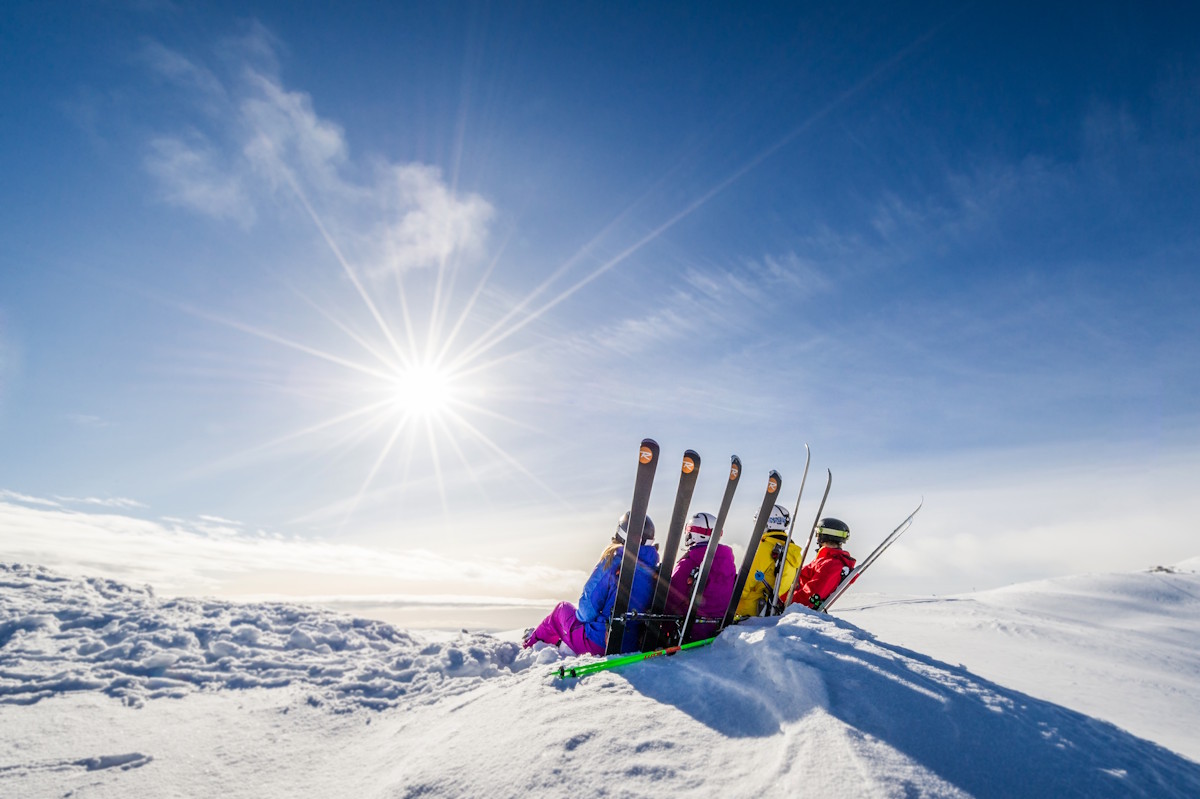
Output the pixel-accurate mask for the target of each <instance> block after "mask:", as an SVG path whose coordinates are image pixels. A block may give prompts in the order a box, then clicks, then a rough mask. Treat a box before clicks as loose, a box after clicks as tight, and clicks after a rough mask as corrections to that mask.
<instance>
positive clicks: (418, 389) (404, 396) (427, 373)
mask: <svg viewBox="0 0 1200 799" xmlns="http://www.w3.org/2000/svg"><path fill="white" fill-rule="evenodd" d="M455 389H456V386H455V380H454V373H453V372H452V371H451V370H450V369H447V368H444V367H441V366H438V365H437V364H433V363H420V364H414V365H413V366H411V367H408V368H406V369H404V370H402V371H401V372H399V373H398V374H397V375H396V378H395V381H394V385H393V387H392V407H393V409H394V410H395V411H397V412H398V413H401V414H403V415H404V416H406V417H415V418H431V417H441V416H443V415H444V414H445V413H446V411H447V410H449V409H450V407H451V406H452V405H453V404H454V402H455V399H456V391H455Z"/></svg>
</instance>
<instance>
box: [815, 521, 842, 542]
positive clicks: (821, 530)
mask: <svg viewBox="0 0 1200 799" xmlns="http://www.w3.org/2000/svg"><path fill="white" fill-rule="evenodd" d="M849 537H850V525H848V524H846V523H845V522H844V521H842V520H841V519H835V518H833V517H832V516H826V517H825V518H824V519H822V520H821V521H820V523H819V524H817V541H822V542H823V541H837V542H839V543H840V542H842V541H845V540H846V539H848V538H849Z"/></svg>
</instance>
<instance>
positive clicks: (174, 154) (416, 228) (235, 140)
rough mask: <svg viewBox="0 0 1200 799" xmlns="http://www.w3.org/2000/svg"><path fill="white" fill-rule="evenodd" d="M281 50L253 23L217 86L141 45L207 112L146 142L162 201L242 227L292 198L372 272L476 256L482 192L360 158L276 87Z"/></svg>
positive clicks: (407, 166)
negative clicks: (273, 204) (370, 163)
mask: <svg viewBox="0 0 1200 799" xmlns="http://www.w3.org/2000/svg"><path fill="white" fill-rule="evenodd" d="M277 49H278V44H277V43H276V42H275V40H274V39H273V38H272V37H271V36H270V34H269V33H267V32H266V31H265V30H264V29H262V28H261V26H255V27H254V28H253V30H252V31H251V33H250V34H249V35H247V36H246V37H244V38H242V39H240V40H238V42H237V47H236V48H231V49H230V48H227V53H226V55H227V56H229V57H232V58H235V59H236V60H237V63H236V65H235V67H234V70H233V76H232V77H231V78H230V79H229V80H228V81H226V82H224V83H222V82H221V80H220V79H219V78H218V77H217V75H216V73H214V72H212V71H211V70H209V69H206V68H204V67H201V66H198V65H197V64H196V63H195V62H193V61H192V60H190V59H188V58H186V57H184V56H183V55H181V54H179V53H176V52H175V51H172V50H170V49H168V48H166V47H164V46H163V45H161V44H158V43H153V44H151V45H148V46H147V47H146V49H145V60H146V61H147V63H149V64H150V65H151V67H152V68H153V69H154V70H155V72H156V73H157V74H159V75H160V76H163V77H166V78H168V79H169V80H170V81H171V82H172V84H173V85H175V86H177V87H178V88H180V90H181V91H183V92H185V93H186V95H187V96H188V97H190V98H191V100H192V101H193V104H194V105H196V106H197V107H198V108H199V109H200V110H201V112H202V116H203V117H207V118H208V119H201V120H197V122H196V127H193V128H191V129H189V130H187V131H176V132H173V133H168V134H164V135H160V136H157V137H155V138H154V139H152V140H151V141H150V142H149V145H148V150H149V152H148V154H147V156H146V159H145V166H146V169H147V171H148V172H150V174H151V175H153V176H154V177H155V178H156V179H157V180H158V181H159V183H160V185H161V186H162V189H163V199H165V200H166V201H167V202H169V203H172V204H174V205H178V206H181V207H185V208H189V209H191V210H194V211H197V212H199V213H202V214H205V215H207V216H211V217H214V218H217V219H225V220H233V221H236V222H238V223H239V224H242V225H246V226H248V225H250V224H253V222H254V221H255V217H256V212H257V211H258V210H261V208H262V207H263V206H264V204H266V203H268V202H271V201H272V200H273V199H278V198H279V197H280V196H282V197H286V198H287V199H288V200H289V202H288V203H287V205H288V207H292V208H294V207H296V206H295V205H293V204H292V203H291V202H290V200H291V199H293V198H296V199H299V200H300V205H301V206H303V207H304V208H305V209H306V210H307V211H308V212H311V213H312V214H314V215H316V216H317V217H318V219H319V221H320V224H321V225H322V227H323V228H324V229H325V230H326V231H327V232H328V233H329V234H330V235H332V236H333V237H334V239H335V240H336V245H337V247H338V248H339V250H341V251H343V252H344V254H345V255H346V256H347V257H349V258H350V259H351V261H352V263H353V265H354V266H356V267H358V268H360V269H361V270H362V271H363V272H364V273H366V274H370V275H375V276H380V275H386V274H391V273H394V272H404V271H406V270H410V269H421V268H429V267H440V266H443V265H445V264H450V265H452V266H453V265H456V264H457V261H460V260H469V259H475V258H478V257H479V256H480V255H481V254H482V253H483V251H484V246H485V244H486V241H487V232H488V225H489V223H490V222H491V220H492V217H493V214H494V211H493V208H492V206H491V205H490V204H489V203H488V202H487V200H485V199H484V198H483V197H481V196H480V195H478V194H475V193H471V192H459V191H456V190H455V189H454V188H452V187H451V186H449V185H448V184H447V183H446V181H445V179H444V177H443V175H442V173H441V171H440V170H439V169H438V168H437V167H435V166H432V165H429V164H420V163H388V162H384V163H382V164H378V165H374V166H365V165H363V164H359V163H356V162H355V161H354V160H353V159H352V158H351V154H350V150H349V146H348V145H347V142H346V137H345V134H344V132H343V130H342V128H341V126H340V125H338V124H337V123H335V122H333V121H332V120H329V119H327V118H324V117H322V116H320V115H319V114H318V113H317V111H316V109H315V108H314V103H313V98H312V97H311V96H310V95H309V94H307V93H305V92H302V91H297V90H292V89H288V88H286V87H285V86H284V85H283V83H282V81H281V80H280V78H279V77H278V75H277V70H278V65H277V59H276V58H275V53H276V51H277Z"/></svg>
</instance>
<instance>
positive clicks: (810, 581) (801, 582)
mask: <svg viewBox="0 0 1200 799" xmlns="http://www.w3.org/2000/svg"><path fill="white" fill-rule="evenodd" d="M816 533H817V544H818V545H819V546H820V547H821V549H820V550H819V551H818V552H817V557H816V559H815V560H813V562H812V563H809V564H807V565H806V566H804V568H802V569H800V575H799V577H797V578H796V590H795V591H793V592H792V602H798V603H800V604H801V605H803V606H804V607H806V608H812V609H813V610H820V609H821V604H822V603H823V602H824V601H825V599H826V597H828V596H829V595H830V594H832V593H833V589H835V588H837V587H838V583H840V582H841V581H842V580H844V579H845V578H846V575H848V574H850V572H851V570H852V569H853V568H854V558H853V557H851V556H850V553H849V552H847V551H846V550H845V549H843V548H842V545H843V544H845V543H846V540H847V539H848V538H850V526H849V525H848V524H846V523H845V522H844V521H842V520H841V519H835V518H833V517H832V516H826V517H825V518H824V519H822V520H821V522H820V524H818V525H817V530H816Z"/></svg>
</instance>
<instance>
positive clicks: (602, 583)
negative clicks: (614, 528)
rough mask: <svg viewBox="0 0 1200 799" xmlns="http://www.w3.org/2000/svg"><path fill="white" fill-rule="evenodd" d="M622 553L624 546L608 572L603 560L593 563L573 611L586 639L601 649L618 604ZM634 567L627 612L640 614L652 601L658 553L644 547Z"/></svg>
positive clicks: (645, 545) (618, 551) (650, 547)
mask: <svg viewBox="0 0 1200 799" xmlns="http://www.w3.org/2000/svg"><path fill="white" fill-rule="evenodd" d="M624 554H625V547H619V548H618V549H617V554H616V556H615V557H613V560H612V563H611V564H610V565H609V567H608V568H607V569H606V568H604V561H600V562H599V563H597V564H596V568H595V569H593V570H592V576H591V577H589V578H588V581H587V583H586V584H585V585H584V586H583V593H582V594H580V596H579V607H577V608H576V609H575V618H577V619H579V620H580V621H581V622H583V624H584V627H585V628H586V630H585V633H586V635H587V637H588V640H590V641H591V642H592V643H594V644H597V645H598V646H600V647H601V648H603V647H604V642H605V638H606V637H607V634H608V620H609V619H610V618H611V617H612V611H613V604H614V603H615V602H616V601H617V577H618V574H619V572H620V571H621V558H622V557H623V556H624ZM637 566H638V567H637V571H636V572H635V573H634V575H633V589H632V591H630V594H629V609H630V610H638V611H642V610H646V609H648V608H649V607H650V600H652V599H653V598H654V585H655V578H656V576H657V574H658V550H657V549H655V548H654V545H653V544H643V545H642V546H641V548H640V549H639V550H638V564H637ZM631 629H632V627H631Z"/></svg>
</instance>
